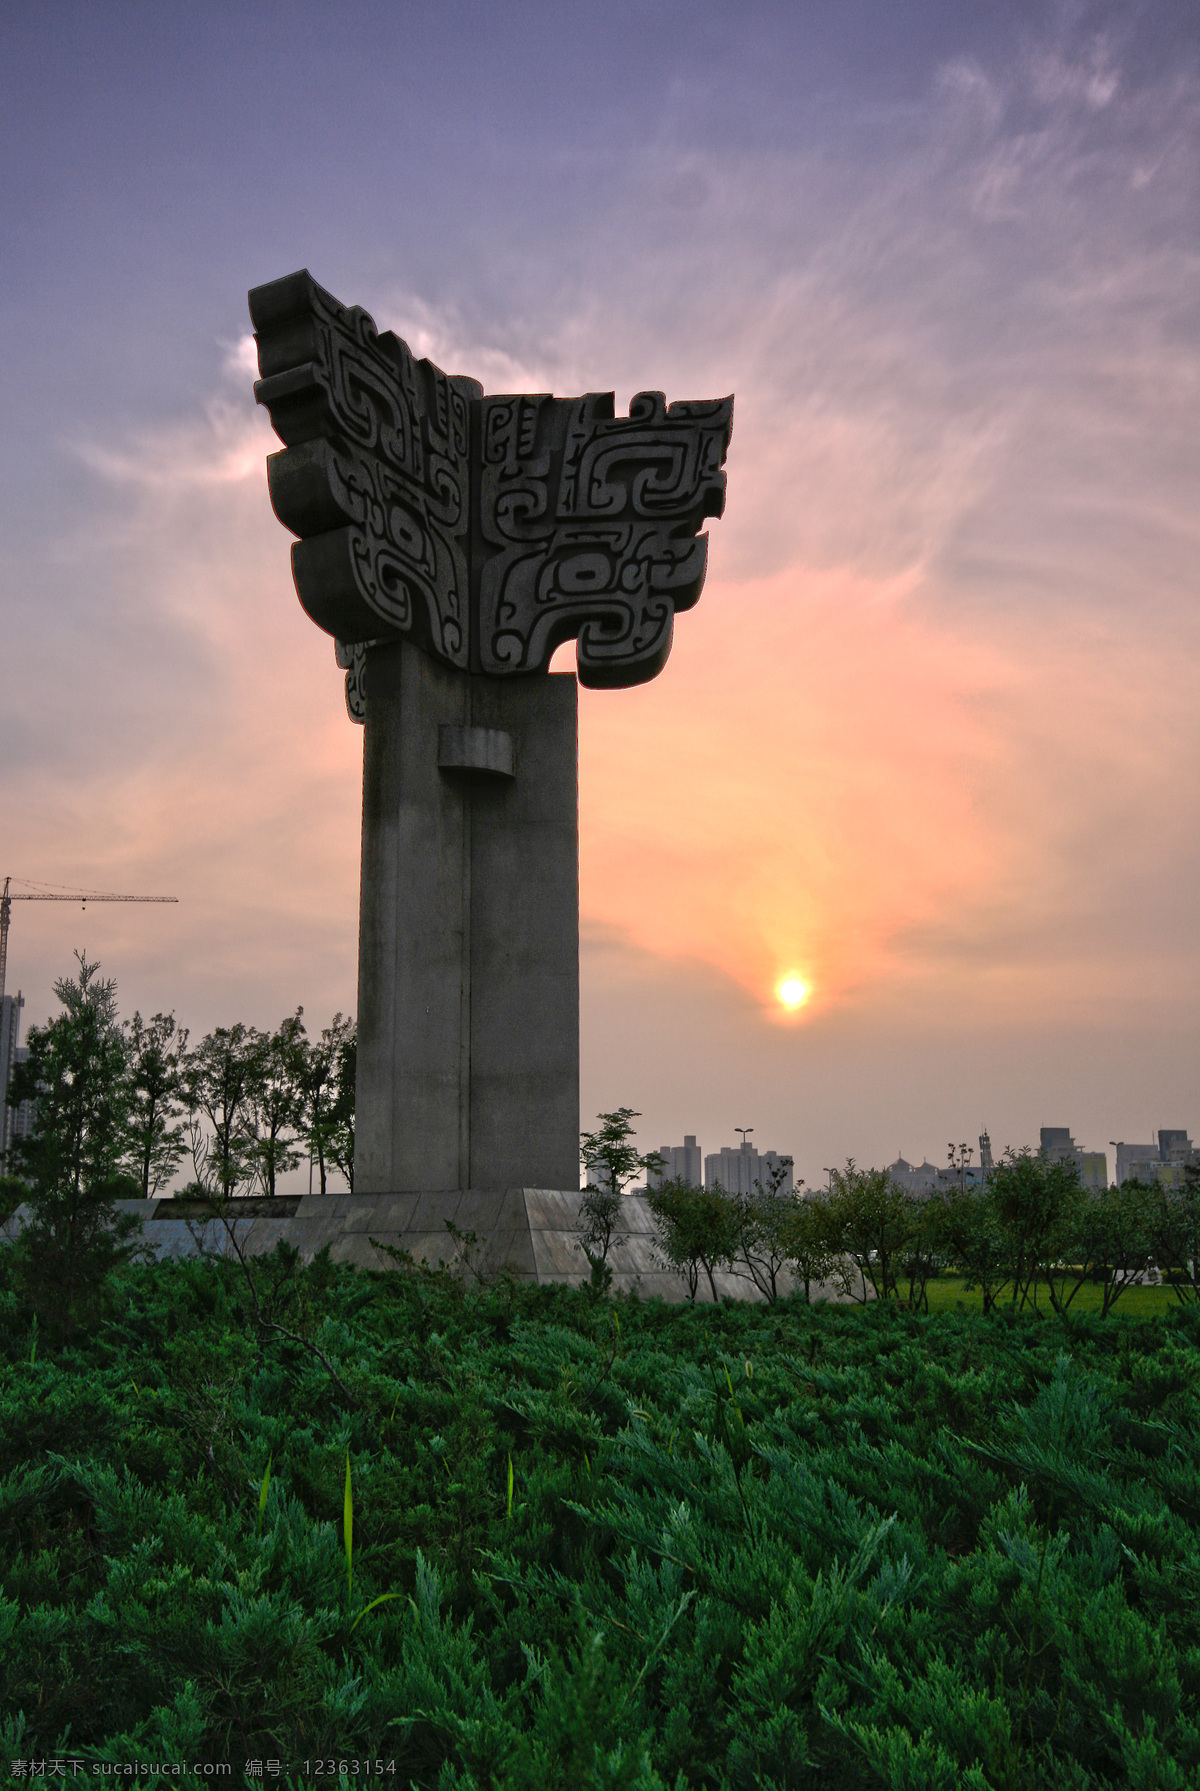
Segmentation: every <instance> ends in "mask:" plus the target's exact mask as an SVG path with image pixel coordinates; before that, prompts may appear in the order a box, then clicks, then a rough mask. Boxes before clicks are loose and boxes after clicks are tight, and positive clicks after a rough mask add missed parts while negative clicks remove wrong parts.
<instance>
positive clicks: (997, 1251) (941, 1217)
mask: <svg viewBox="0 0 1200 1791" xmlns="http://www.w3.org/2000/svg"><path fill="white" fill-rule="evenodd" d="M929 1216H930V1220H931V1223H932V1224H933V1225H934V1226H935V1227H936V1236H937V1238H938V1241H939V1246H940V1249H941V1250H942V1252H943V1253H944V1254H945V1255H946V1256H947V1257H948V1258H949V1259H950V1261H951V1262H953V1263H954V1264H955V1265H956V1266H957V1267H958V1268H959V1269H960V1270H961V1271H962V1275H963V1279H964V1282H965V1285H966V1288H967V1291H968V1292H969V1291H970V1290H971V1289H972V1288H974V1287H978V1288H979V1290H980V1292H981V1293H982V1295H983V1310H984V1311H985V1312H991V1311H993V1310H994V1308H995V1307H996V1306H997V1305H998V1304H999V1301H1000V1295H1001V1293H1002V1292H1003V1291H1004V1288H1005V1286H1006V1285H1007V1283H1008V1278H1009V1270H1010V1252H1009V1249H1008V1246H1007V1244H1006V1242H1005V1239H1004V1237H1003V1235H1002V1233H1001V1230H1000V1226H999V1224H998V1222H997V1218H996V1212H995V1207H994V1204H993V1201H992V1198H991V1188H990V1185H989V1186H988V1187H983V1188H972V1187H970V1186H968V1185H966V1184H965V1183H963V1184H962V1185H960V1186H959V1187H957V1188H954V1189H951V1190H950V1191H948V1192H947V1193H945V1194H942V1195H934V1196H931V1198H930V1202H929Z"/></svg>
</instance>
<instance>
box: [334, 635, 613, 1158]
mask: <svg viewBox="0 0 1200 1791" xmlns="http://www.w3.org/2000/svg"><path fill="white" fill-rule="evenodd" d="M365 696H366V741H365V747H364V764H363V850H362V895H361V906H360V918H359V970H358V976H359V993H358V1008H359V1020H358V1028H359V1032H358V1114H359V1119H358V1127H357V1137H356V1146H355V1174H354V1184H355V1188H356V1189H357V1190H359V1191H361V1192H363V1193H406V1192H410V1191H418V1190H423V1191H428V1192H442V1191H448V1190H454V1189H477V1190H480V1191H484V1190H497V1189H503V1188H505V1187H513V1186H533V1187H543V1188H570V1187H573V1186H575V1185H576V1184H577V1181H578V1160H579V1158H578V1151H579V896H578V824H577V811H578V799H577V775H576V766H577V744H576V739H577V730H576V684H575V678H574V676H573V675H572V674H570V673H556V674H553V675H551V676H543V677H525V678H513V679H500V678H486V677H480V676H472V675H471V674H469V673H463V672H459V671H455V670H454V669H452V668H450V667H447V666H443V665H439V664H437V663H436V662H435V661H434V660H433V659H431V658H430V657H429V656H428V655H427V654H425V653H423V652H422V651H421V650H420V649H419V648H418V647H414V646H412V645H411V644H409V643H408V642H397V643H395V644H393V645H388V646H379V647H374V648H372V649H371V650H370V652H369V653H368V654H367V656H366V669H365Z"/></svg>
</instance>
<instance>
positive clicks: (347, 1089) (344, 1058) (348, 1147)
mask: <svg viewBox="0 0 1200 1791" xmlns="http://www.w3.org/2000/svg"><path fill="white" fill-rule="evenodd" d="M357 1073H358V1027H357V1026H356V1025H355V1023H354V1021H353V1020H350V1021H348V1022H347V1023H346V1029H345V1030H344V1031H343V1034H342V1037H341V1041H340V1043H339V1045H338V1048H337V1061H336V1063H335V1065H334V1073H333V1095H332V1099H331V1101H330V1105H329V1124H328V1130H327V1132H326V1144H325V1154H326V1156H327V1157H328V1159H329V1161H330V1162H331V1163H332V1164H333V1167H334V1168H335V1169H336V1170H338V1172H339V1173H340V1174H341V1175H344V1176H345V1178H346V1186H347V1187H348V1188H349V1190H350V1192H351V1193H352V1194H353V1192H354V1099H355V1082H356V1077H357Z"/></svg>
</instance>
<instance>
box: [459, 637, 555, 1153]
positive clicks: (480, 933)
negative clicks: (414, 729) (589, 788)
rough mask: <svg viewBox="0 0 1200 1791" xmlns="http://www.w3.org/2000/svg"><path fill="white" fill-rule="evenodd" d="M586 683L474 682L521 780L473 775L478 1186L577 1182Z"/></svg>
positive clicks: (477, 707) (481, 712)
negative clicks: (581, 739) (582, 694)
mask: <svg viewBox="0 0 1200 1791" xmlns="http://www.w3.org/2000/svg"><path fill="white" fill-rule="evenodd" d="M577 709H578V688H577V685H576V681H575V677H574V674H573V673H570V672H555V673H550V674H545V673H543V674H542V675H540V676H537V675H534V676H532V677H526V678H481V677H475V678H472V680H471V719H472V722H473V723H474V724H475V725H476V726H477V727H481V728H485V729H495V730H502V731H503V732H504V733H506V734H509V735H511V737H512V740H513V750H514V758H515V776H514V777H513V778H511V779H509V778H501V777H482V776H481V777H478V778H475V779H473V780H471V784H470V792H471V793H470V802H471V929H470V931H471V1180H470V1186H471V1187H473V1188H511V1187H526V1188H528V1187H535V1188H577V1187H578V1186H579V822H578V756H579V754H578V722H577Z"/></svg>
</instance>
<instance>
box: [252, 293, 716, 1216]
mask: <svg viewBox="0 0 1200 1791" xmlns="http://www.w3.org/2000/svg"><path fill="white" fill-rule="evenodd" d="M250 314H251V316H252V318H253V319H254V326H255V333H256V340H257V342H258V354H259V366H260V369H261V372H262V378H261V379H260V380H259V382H258V384H257V385H256V387H255V392H256V395H257V397H258V400H259V402H260V403H261V404H264V405H266V406H267V408H268V409H269V411H270V413H271V421H272V423H273V425H274V427H275V429H276V431H277V433H278V434H279V436H280V437H281V438H282V440H283V442H284V443H285V446H284V448H283V451H282V452H280V453H278V454H273V455H272V456H271V457H270V459H269V460H268V462H267V469H268V478H269V482H270V489H271V502H272V504H273V505H274V507H275V512H276V514H277V515H278V517H279V518H280V520H281V521H282V522H283V523H285V524H286V526H287V527H288V528H289V529H291V530H292V532H293V533H294V534H295V535H297V536H298V537H299V539H298V540H297V541H296V542H295V543H294V545H293V547H292V574H293V577H294V579H295V584H296V591H297V595H298V596H299V598H300V602H301V604H302V605H303V607H304V609H305V610H306V611H307V613H308V615H309V616H310V617H311V618H312V620H313V621H314V622H316V623H317V625H318V626H319V627H321V628H323V629H325V631H326V632H327V633H328V634H331V635H332V636H333V637H334V639H335V640H336V641H337V643H338V646H337V656H338V663H339V664H340V665H341V666H342V667H343V668H344V669H345V671H346V673H347V678H346V701H347V706H348V708H349V711H350V714H351V716H352V718H353V719H354V720H356V721H363V722H365V725H366V746H365V761H364V776H363V854H362V903H361V914H360V930H359V1045H358V1108H357V1127H356V1130H357V1141H356V1154H355V1191H356V1193H358V1192H362V1193H376V1194H397V1195H408V1194H413V1193H420V1194H429V1195H442V1194H454V1193H459V1194H462V1193H464V1192H467V1191H475V1192H478V1193H480V1194H499V1193H500V1192H502V1191H503V1190H504V1189H514V1188H515V1189H520V1188H542V1189H547V1188H549V1189H554V1188H558V1189H562V1190H575V1191H577V1190H578V1163H579V1158H578V1144H579V896H578V826H577V812H576V811H577V738H576V681H575V678H574V677H572V676H570V675H564V674H551V673H550V671H549V666H550V661H551V658H552V656H553V654H554V651H555V649H556V648H557V647H558V646H559V645H560V644H561V643H562V642H564V641H567V640H571V639H574V640H575V642H576V663H577V666H578V675H579V682H580V683H582V684H586V685H590V686H592V687H594V688H601V689H603V688H618V687H623V686H626V685H631V684H640V683H644V682H645V681H646V680H647V679H649V678H653V677H655V676H656V675H657V673H658V672H660V671H661V670H662V668H663V666H664V665H665V663H666V660H667V655H668V654H669V652H670V650H671V639H672V631H673V628H674V623H675V616H676V615H677V614H678V613H679V612H680V611H682V610H686V609H689V608H690V607H691V606H692V604H694V603H695V602H696V600H697V598H698V597H699V595H700V590H701V587H702V585H703V583H704V571H705V565H706V560H707V537H706V536H704V535H700V534H698V532H697V531H698V530H699V528H700V525H701V523H702V522H703V520H704V518H705V517H706V516H719V515H720V514H721V511H722V509H723V507H724V502H725V474H724V472H723V470H722V466H723V462H724V459H725V453H726V450H727V448H728V445H729V435H730V430H731V428H732V418H733V400H732V398H721V399H716V400H711V401H709V400H705V401H703V402H698V403H693V402H683V403H675V404H670V405H668V404H667V402H666V400H665V398H664V397H663V394H662V393H661V392H640V393H638V394H637V396H636V397H635V398H634V399H633V401H632V403H631V404H630V407H629V415H628V416H627V417H618V416H616V415H615V412H614V406H613V395H612V393H611V392H589V393H585V394H583V395H582V396H581V397H578V398H553V397H551V396H550V395H549V394H548V393H545V392H540V393H520V394H516V395H502V394H501V395H495V394H490V395H487V396H485V395H484V392H483V388H482V387H481V386H480V385H479V384H478V383H477V382H476V381H474V380H471V379H467V378H462V377H452V376H448V375H447V374H445V373H443V372H442V371H441V369H440V368H438V367H435V366H434V365H433V364H432V362H430V361H427V360H418V359H417V358H416V357H415V356H414V355H412V354H411V353H410V351H409V349H408V347H407V346H406V345H405V343H403V342H401V341H400V340H399V338H398V337H396V336H394V335H392V334H391V333H390V332H389V331H383V332H380V331H378V330H377V329H376V328H375V325H374V323H373V321H372V320H371V318H370V317H368V316H367V314H366V312H365V311H361V310H359V309H357V308H356V307H353V308H352V307H347V306H345V305H342V304H339V302H338V300H337V299H335V298H334V297H333V296H332V294H331V293H328V292H326V291H324V289H323V288H322V287H320V286H318V285H317V283H316V281H315V280H313V278H312V277H311V275H310V274H308V273H307V272H306V271H303V270H302V271H301V272H300V273H296V274H290V275H288V276H287V278H286V279H283V280H275V281H272V282H271V284H270V285H267V286H259V287H256V288H255V289H254V291H253V292H252V293H251V294H250ZM414 1204H416V1203H414ZM435 1204H436V1203H435ZM483 1204H484V1205H485V1206H488V1207H489V1208H490V1207H491V1205H492V1204H494V1203H491V1202H484V1203H483ZM509 1204H510V1205H512V1204H513V1202H510V1203H509ZM517 1204H519V1202H518V1203H517ZM454 1210H455V1211H461V1210H464V1209H463V1208H462V1207H461V1206H460V1205H456V1206H455V1209H454ZM416 1222H417V1221H415V1220H414V1224H415V1223H416ZM431 1224H432V1229H433V1230H434V1231H435V1232H437V1231H439V1230H440V1224H439V1222H438V1215H437V1214H436V1213H433V1214H432V1215H431Z"/></svg>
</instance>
